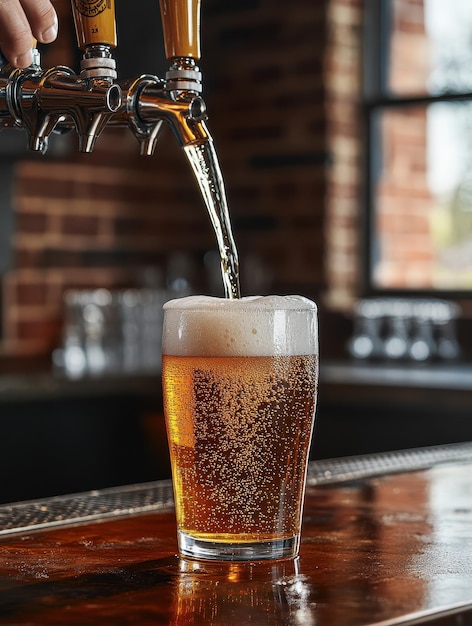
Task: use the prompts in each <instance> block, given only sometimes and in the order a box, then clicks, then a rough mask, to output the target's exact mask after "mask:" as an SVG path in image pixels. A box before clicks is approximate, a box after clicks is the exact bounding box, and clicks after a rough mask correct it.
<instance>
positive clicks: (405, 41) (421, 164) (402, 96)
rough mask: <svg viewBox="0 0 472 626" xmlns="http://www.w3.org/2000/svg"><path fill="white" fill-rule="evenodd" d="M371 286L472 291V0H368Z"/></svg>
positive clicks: (366, 74) (382, 290)
mask: <svg viewBox="0 0 472 626" xmlns="http://www.w3.org/2000/svg"><path fill="white" fill-rule="evenodd" d="M365 15H366V34H367V36H366V48H365V50H366V54H365V65H364V77H365V98H364V113H365V117H364V119H365V129H366V146H367V151H366V152H367V154H366V171H367V177H366V178H367V184H366V204H367V215H368V219H367V223H366V249H367V251H368V252H367V253H366V255H365V274H366V285H367V287H368V290H369V291H370V292H372V293H388V292H406V291H412V290H413V291H415V292H434V293H435V294H437V293H438V292H440V293H441V294H442V295H444V296H448V295H449V296H460V297H464V296H465V295H472V6H471V3H470V0H447V2H446V1H445V0H366V2H365Z"/></svg>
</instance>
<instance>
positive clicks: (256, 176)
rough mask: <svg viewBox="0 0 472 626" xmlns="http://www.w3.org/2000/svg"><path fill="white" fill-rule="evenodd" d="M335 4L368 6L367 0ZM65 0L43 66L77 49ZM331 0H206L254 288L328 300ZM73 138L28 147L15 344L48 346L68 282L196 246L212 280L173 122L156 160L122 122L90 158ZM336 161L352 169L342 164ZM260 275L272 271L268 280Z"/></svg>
mask: <svg viewBox="0 0 472 626" xmlns="http://www.w3.org/2000/svg"><path fill="white" fill-rule="evenodd" d="M333 4H339V5H340V7H341V11H342V10H347V11H349V10H351V7H352V10H355V11H357V10H358V7H357V3H352V2H340V1H339V0H334V2H333ZM56 5H57V7H58V9H60V12H61V14H62V19H61V39H60V41H59V43H58V44H57V45H56V46H52V47H50V48H49V49H48V52H47V54H46V55H44V56H43V65H44V66H45V67H47V66H49V65H52V64H57V63H66V64H72V63H74V58H75V53H74V51H72V52H71V51H70V46H69V44H68V41H70V38H71V23H70V19H69V16H68V2H67V0H60V1H59V0H58V1H57V2H56ZM326 5H327V2H324V1H323V2H317V3H314V2H311V1H309V0H293V2H291V3H290V4H288V5H283V4H282V5H280V6H278V8H277V10H274V3H273V2H271V1H269V0H259V1H257V2H250V3H249V2H242V1H240V0H238V1H237V2H236V1H228V2H225V3H221V1H220V0H207V1H206V2H205V3H203V14H202V51H203V58H202V61H201V68H202V70H203V72H204V76H205V94H204V95H205V99H206V101H207V106H208V109H209V113H210V120H209V126H210V130H211V132H212V134H213V136H214V139H215V144H216V147H217V151H218V154H219V158H220V161H221V166H222V170H223V173H224V176H225V181H226V187H227V192H228V199H229V203H230V210H231V213H232V218H233V223H234V227H235V235H236V239H237V243H238V248H239V252H240V257H241V267H242V290H243V292H244V293H249V292H252V291H253V290H254V289H259V290H261V291H263V290H267V291H269V290H271V291H277V292H290V291H296V292H300V293H304V294H306V295H308V296H311V297H315V298H318V296H319V294H320V293H322V292H323V291H324V289H325V275H324V262H325V250H326V247H327V246H326V242H325V239H324V232H323V228H324V217H325V194H326V171H327V161H328V154H327V146H326V141H325V137H326V135H325V131H326V124H327V120H326V111H327V110H331V108H330V107H329V106H328V107H327V108H326V107H325V88H324V76H325V65H324V50H325V46H326V15H327V14H326ZM156 28H158V25H156ZM344 72H347V73H349V72H350V69H349V67H347V68H341V73H342V74H343V76H342V77H341V80H340V84H341V83H342V82H343V81H344V79H345V78H346V79H347V80H350V79H348V78H347V74H346V75H344ZM339 88H340V89H341V90H344V92H345V93H344V95H341V97H340V102H339V115H340V116H341V118H342V117H343V116H345V115H346V111H345V110H344V109H343V98H345V97H347V95H346V90H347V89H348V85H347V84H346V85H344V86H343V87H341V86H340V87H339ZM328 104H330V103H328ZM347 114H348V115H349V113H347ZM333 123H334V124H340V125H341V126H342V124H343V122H342V120H341V119H338V120H337V121H334V122H333ZM344 123H348V122H347V121H345V122H344ZM341 126H340V128H341ZM0 139H1V138H0ZM70 141H71V142H72V144H73V147H72V149H71V150H70V152H69V153H68V154H67V155H66V156H61V157H59V156H54V155H52V156H46V157H40V158H32V157H29V156H26V157H25V158H22V159H21V160H19V161H18V162H17V163H16V167H15V188H16V193H15V199H14V211H15V221H16V228H15V232H14V235H13V246H14V265H13V267H12V269H11V270H10V271H9V272H8V273H7V274H6V275H5V276H4V278H3V294H4V297H3V300H4V307H3V329H4V338H3V342H2V344H3V351H4V353H8V354H20V353H21V354H48V353H49V352H50V351H51V349H52V348H53V347H54V345H56V343H57V342H58V340H59V336H60V330H61V322H62V295H63V293H64V291H65V290H66V289H68V288H70V287H98V286H104V287H121V286H134V285H139V284H140V283H141V281H142V276H143V268H148V267H151V268H165V264H166V261H167V259H168V257H169V255H170V254H172V253H173V252H176V251H180V250H185V251H187V252H188V253H190V254H191V255H192V258H193V260H194V261H195V266H196V268H197V275H196V277H195V288H196V289H198V290H208V286H207V284H206V282H205V276H204V274H203V256H204V254H205V252H206V251H208V250H209V249H213V248H215V239H214V236H213V233H212V230H211V227H210V223H209V220H208V217H207V215H206V213H205V209H204V208H203V205H202V201H201V199H200V197H199V194H198V192H197V189H196V185H195V184H194V181H193V179H192V175H191V174H190V171H189V168H188V166H187V163H186V162H185V159H184V158H183V155H182V153H181V151H180V149H179V148H178V147H177V145H176V142H175V141H174V139H173V137H172V136H171V135H170V133H169V132H166V133H165V134H164V136H163V137H162V138H161V139H160V141H159V144H158V148H157V151H156V154H155V155H154V156H153V157H152V158H144V157H140V156H138V146H137V143H136V141H135V139H134V137H132V136H131V135H130V134H129V133H128V132H125V131H123V132H122V131H117V130H110V129H107V130H106V131H105V133H104V135H102V137H101V138H100V140H99V143H98V145H97V148H96V150H95V152H94V153H93V154H92V155H80V154H77V152H76V149H75V137H71V138H70ZM346 146H347V147H346ZM337 147H338V148H339V150H340V151H341V152H342V153H343V154H344V156H345V159H346V160H347V161H349V162H350V161H351V160H352V159H355V158H356V157H355V154H353V153H352V150H353V146H352V144H351V143H350V139H349V138H348V140H347V143H346V144H344V143H343V141H342V140H341V139H339V140H338V146H337ZM343 158H344V157H343ZM339 163H342V160H341V161H340V162H339ZM341 167H342V166H341ZM347 167H348V169H349V167H350V166H349V165H348V166H347ZM332 172H334V174H332V175H333V176H342V171H338V170H337V169H336V167H335V168H334V169H333V170H332ZM343 193H344V191H342V190H341V192H340V197H339V201H340V205H342V206H346V205H347V204H348V203H349V202H350V200H351V197H350V196H349V198H346V197H344V196H343ZM349 193H350V192H349ZM346 211H347V213H351V212H352V209H347V208H345V209H342V208H339V209H338V213H337V214H336V216H335V219H334V221H331V222H330V230H329V231H328V243H329V244H331V243H332V241H331V240H332V239H333V237H334V238H335V239H336V241H337V242H338V248H339V249H337V251H336V252H335V253H334V256H333V254H332V255H331V256H330V257H329V259H328V263H329V266H330V273H331V275H336V276H337V274H336V272H337V271H338V270H336V268H335V266H336V264H337V263H338V260H337V259H336V258H335V257H336V255H337V254H338V253H339V254H340V255H341V256H342V255H344V254H346V253H348V251H349V250H350V249H351V243H350V241H346V237H347V239H349V238H350V237H351V236H350V235H346V233H347V231H343V232H344V235H342V236H340V234H339V233H340V230H339V225H340V224H343V223H344V221H345V220H347V223H351V222H352V217H351V216H350V215H348V216H346V215H345V214H344V213H345V212H346ZM341 230H342V228H341ZM340 237H341V239H342V241H338V239H339V238H340ZM346 246H347V248H346ZM348 273H349V274H351V270H350V269H349V272H348ZM256 274H257V275H258V276H261V275H263V276H264V278H263V279H261V280H260V281H259V282H258V283H254V277H255V275H256ZM351 282H352V281H351V278H349V279H348V284H349V285H351Z"/></svg>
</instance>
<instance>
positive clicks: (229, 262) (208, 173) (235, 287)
mask: <svg viewBox="0 0 472 626" xmlns="http://www.w3.org/2000/svg"><path fill="white" fill-rule="evenodd" d="M184 150H185V154H186V156H187V159H188V161H189V163H190V165H191V167H192V169H193V172H194V174H195V178H196V179H197V182H198V186H199V188H200V192H201V194H202V197H203V200H204V202H205V205H206V208H207V210H208V214H209V216H210V220H211V223H212V225H213V228H214V231H215V235H216V240H217V243H218V249H219V253H220V257H221V273H222V278H223V285H224V290H225V296H226V298H240V297H241V289H240V285H239V261H238V253H237V249H236V244H235V242H234V238H233V233H232V229H231V220H230V217H229V210H228V204H227V201H226V192H225V187H224V182H223V176H222V174H221V169H220V166H219V162H218V157H217V154H216V151H215V148H214V146H213V142H212V141H207V142H206V143H204V144H199V145H189V146H186V147H185V148H184Z"/></svg>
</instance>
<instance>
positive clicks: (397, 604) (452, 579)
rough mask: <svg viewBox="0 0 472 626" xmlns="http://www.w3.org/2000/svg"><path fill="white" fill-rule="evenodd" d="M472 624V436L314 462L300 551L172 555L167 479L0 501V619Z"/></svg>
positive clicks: (137, 625)
mask: <svg viewBox="0 0 472 626" xmlns="http://www.w3.org/2000/svg"><path fill="white" fill-rule="evenodd" d="M397 623H398V624H406V623H408V624H409V623H412V624H413V623H414V624H416V623H430V624H435V625H437V626H446V625H447V626H449V625H453V624H454V625H458V626H459V625H462V626H464V625H466V624H472V443H471V444H469V443H465V444H453V445H448V446H437V447H434V448H423V449H417V450H406V451H403V452H398V453H383V454H378V455H372V456H363V457H352V458H344V459H337V460H336V459H333V460H328V461H317V462H314V463H312V464H311V465H310V469H309V486H308V488H307V494H306V505H305V515H304V526H303V539H302V545H301V550H300V557H299V558H298V559H296V560H295V561H292V560H287V561H277V562H261V563H247V564H237V563H227V564H223V563H209V562H206V563H205V562H196V561H184V560H180V559H179V558H178V557H177V556H176V528H175V520H174V513H173V504H172V490H171V485H170V482H169V481H160V482H157V483H146V484H144V485H134V486H129V487H123V488H114V489H108V490H103V491H99V492H91V493H85V494H78V495H72V496H67V497H62V496H61V497H57V498H49V499H44V500H39V501H31V502H24V503H19V504H14V505H9V506H2V507H0V624H8V625H10V626H13V625H19V624H24V625H26V624H28V626H35V625H39V624H41V625H43V624H44V625H46V624H47V625H49V626H53V625H59V624H60V625H75V624H77V625H78V624H80V625H81V626H84V625H87V624H100V625H116V626H120V625H121V624H132V625H133V626H144V625H153V626H154V625H157V624H169V625H173V626H176V625H179V626H187V625H189V626H190V625H197V624H201V625H205V626H212V625H214V626H229V625H233V624H235V625H237V626H244V625H246V624H251V625H256V626H263V625H266V624H267V625H271V626H278V625H282V624H283V625H286V626H290V625H293V626H304V625H306V626H361V625H368V624H382V625H383V626H389V625H393V624H397Z"/></svg>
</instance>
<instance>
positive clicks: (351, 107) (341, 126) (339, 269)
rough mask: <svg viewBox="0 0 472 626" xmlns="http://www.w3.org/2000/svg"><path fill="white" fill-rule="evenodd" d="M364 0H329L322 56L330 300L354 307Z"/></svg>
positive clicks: (334, 304)
mask: <svg viewBox="0 0 472 626" xmlns="http://www.w3.org/2000/svg"><path fill="white" fill-rule="evenodd" d="M362 5H363V2H362V0H330V2H329V5H328V9H329V10H328V19H327V35H328V36H327V47H326V54H325V57H324V80H325V86H326V96H325V115H326V123H327V133H326V137H327V142H328V149H329V153H330V158H331V166H330V168H329V169H328V171H327V176H326V179H327V196H326V227H325V243H324V255H325V258H324V268H325V273H326V284H327V289H326V293H325V297H324V301H325V303H326V305H327V306H328V307H329V308H330V309H332V310H336V311H345V312H350V311H351V310H352V307H353V302H354V300H355V297H356V295H357V293H358V291H359V284H360V280H361V278H360V261H361V252H362V251H361V247H360V246H361V240H360V211H361V210H362V206H361V204H360V198H361V169H360V164H361V137H360V104H361V101H360V98H361V67H362V47H361V46H362Z"/></svg>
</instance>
